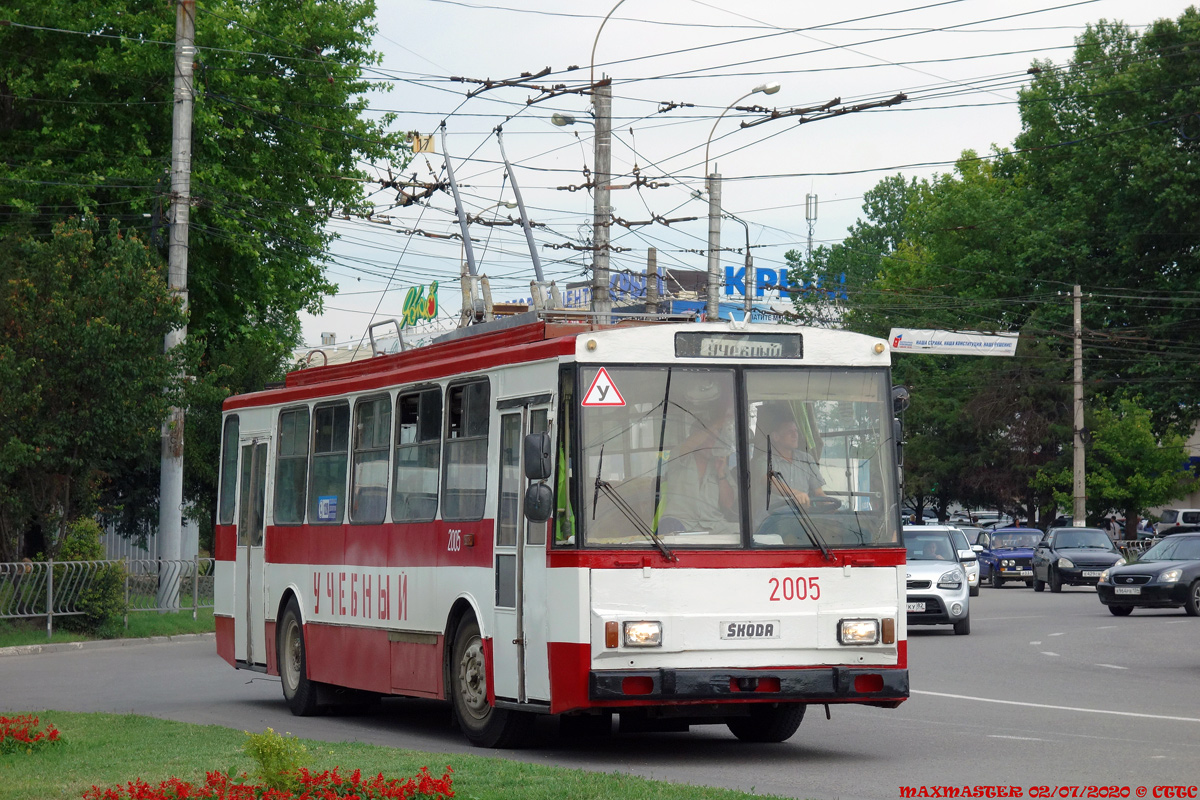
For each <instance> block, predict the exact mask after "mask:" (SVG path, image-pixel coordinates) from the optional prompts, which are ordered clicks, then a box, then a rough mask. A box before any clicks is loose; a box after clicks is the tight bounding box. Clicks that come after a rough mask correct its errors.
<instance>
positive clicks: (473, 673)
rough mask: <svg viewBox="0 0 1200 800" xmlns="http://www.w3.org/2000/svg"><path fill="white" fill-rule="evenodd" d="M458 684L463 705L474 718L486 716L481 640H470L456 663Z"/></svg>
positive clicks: (485, 680)
mask: <svg viewBox="0 0 1200 800" xmlns="http://www.w3.org/2000/svg"><path fill="white" fill-rule="evenodd" d="M458 678H459V680H458V684H459V687H460V689H459V692H460V695H461V697H462V701H463V706H464V707H465V708H466V710H467V712H468V713H470V714H471V716H473V717H475V718H476V719H483V718H484V717H485V716H487V713H488V710H489V706H488V701H487V673H486V672H485V670H484V659H483V641H482V640H481V639H479V638H478V637H476V638H474V639H472V640H471V642H470V644H468V645H467V647H466V649H465V650H464V651H463V655H462V659H461V660H460V661H459V664H458Z"/></svg>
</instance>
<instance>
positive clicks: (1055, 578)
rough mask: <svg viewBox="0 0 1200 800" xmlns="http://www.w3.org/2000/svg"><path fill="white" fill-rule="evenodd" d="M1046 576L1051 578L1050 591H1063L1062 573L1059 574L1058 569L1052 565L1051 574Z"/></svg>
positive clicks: (1056, 592)
mask: <svg viewBox="0 0 1200 800" xmlns="http://www.w3.org/2000/svg"><path fill="white" fill-rule="evenodd" d="M1046 577H1047V578H1049V579H1050V591H1052V592H1054V593H1055V594H1058V593H1059V592H1061V591H1062V587H1063V584H1062V575H1059V574H1058V570H1056V569H1054V568H1053V567H1051V568H1050V574H1049V575H1047V576H1046Z"/></svg>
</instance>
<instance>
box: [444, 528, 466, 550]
mask: <svg viewBox="0 0 1200 800" xmlns="http://www.w3.org/2000/svg"><path fill="white" fill-rule="evenodd" d="M446 550H448V551H449V552H451V553H457V552H458V551H459V550H462V531H461V530H460V529H458V528H451V529H450V538H449V541H447V542H446Z"/></svg>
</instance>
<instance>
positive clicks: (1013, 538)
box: [992, 529, 1042, 550]
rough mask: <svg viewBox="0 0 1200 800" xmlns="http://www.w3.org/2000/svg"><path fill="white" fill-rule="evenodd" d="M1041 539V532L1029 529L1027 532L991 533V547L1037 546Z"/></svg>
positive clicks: (995, 548) (996, 548)
mask: <svg viewBox="0 0 1200 800" xmlns="http://www.w3.org/2000/svg"><path fill="white" fill-rule="evenodd" d="M1041 540H1042V532H1041V531H1035V530H1032V529H1031V530H1030V531H1029V532H1028V533H1010V532H1005V533H994V534H992V549H993V550H998V549H1000V548H1013V547H1030V548H1032V547H1037V543H1038V542H1040V541H1041Z"/></svg>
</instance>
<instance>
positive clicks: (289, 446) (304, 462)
mask: <svg viewBox="0 0 1200 800" xmlns="http://www.w3.org/2000/svg"><path fill="white" fill-rule="evenodd" d="M308 419H309V417H308V409H307V408H292V409H285V410H284V411H281V412H280V413H279V447H278V450H277V452H276V458H277V463H276V466H275V524H276V525H302V524H303V523H304V498H305V494H306V491H307V489H308Z"/></svg>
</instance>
